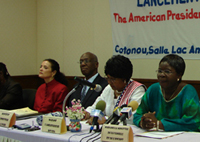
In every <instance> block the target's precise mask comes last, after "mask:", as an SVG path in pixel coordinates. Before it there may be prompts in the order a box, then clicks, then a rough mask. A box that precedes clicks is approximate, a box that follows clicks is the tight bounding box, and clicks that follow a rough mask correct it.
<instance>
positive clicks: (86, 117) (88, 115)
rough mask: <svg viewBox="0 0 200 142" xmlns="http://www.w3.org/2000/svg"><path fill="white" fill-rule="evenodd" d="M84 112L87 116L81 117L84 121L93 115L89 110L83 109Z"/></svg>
mask: <svg viewBox="0 0 200 142" xmlns="http://www.w3.org/2000/svg"><path fill="white" fill-rule="evenodd" d="M83 113H84V114H85V116H84V118H83V119H81V120H82V121H84V120H88V119H89V118H90V117H91V116H90V113H89V112H87V111H83Z"/></svg>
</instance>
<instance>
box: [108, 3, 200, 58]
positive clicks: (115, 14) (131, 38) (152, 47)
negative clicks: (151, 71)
mask: <svg viewBox="0 0 200 142" xmlns="http://www.w3.org/2000/svg"><path fill="white" fill-rule="evenodd" d="M109 2H110V12H111V23H112V38H113V54H114V55H117V54H122V55H124V56H126V57H128V58H157V59H161V58H162V57H163V56H165V55H167V54H172V53H173V54H178V55H180V56H182V57H183V58H184V59H200V26H199V25H200V2H199V0H109Z"/></svg>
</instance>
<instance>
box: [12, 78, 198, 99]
mask: <svg viewBox="0 0 200 142" xmlns="http://www.w3.org/2000/svg"><path fill="white" fill-rule="evenodd" d="M12 78H13V79H14V80H15V81H17V82H19V83H20V84H21V86H22V88H23V89H25V88H33V89H37V88H38V87H39V86H40V85H41V84H42V83H44V81H43V80H42V79H41V78H39V77H38V75H27V76H12ZM66 78H67V80H68V84H69V85H68V88H69V91H70V90H71V89H73V86H74V85H75V84H76V83H77V81H75V80H74V76H66ZM135 80H137V81H138V82H140V83H143V84H144V85H146V87H147V88H148V87H149V86H150V85H151V84H153V83H155V82H157V79H138V78H137V79H135ZM183 81H184V82H186V83H188V84H191V85H192V86H194V87H195V89H196V90H197V93H198V95H199V98H200V81H192V80H183Z"/></svg>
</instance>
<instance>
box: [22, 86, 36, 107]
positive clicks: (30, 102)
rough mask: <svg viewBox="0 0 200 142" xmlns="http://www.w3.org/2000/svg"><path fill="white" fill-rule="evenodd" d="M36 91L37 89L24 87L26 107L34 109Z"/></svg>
mask: <svg viewBox="0 0 200 142" xmlns="http://www.w3.org/2000/svg"><path fill="white" fill-rule="evenodd" d="M36 91H37V90H36V89H23V101H24V107H29V108H30V109H33V106H34V101H35V94H36Z"/></svg>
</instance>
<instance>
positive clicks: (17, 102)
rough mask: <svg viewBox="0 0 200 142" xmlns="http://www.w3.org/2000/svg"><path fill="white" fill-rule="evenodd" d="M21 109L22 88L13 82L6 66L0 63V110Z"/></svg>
mask: <svg viewBox="0 0 200 142" xmlns="http://www.w3.org/2000/svg"><path fill="white" fill-rule="evenodd" d="M21 107H23V97H22V88H21V86H20V84H19V83H17V82H15V81H13V80H12V79H11V77H10V74H9V73H8V71H7V68H6V65H5V64H4V63H1V62H0V109H8V110H11V109H16V108H21Z"/></svg>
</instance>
